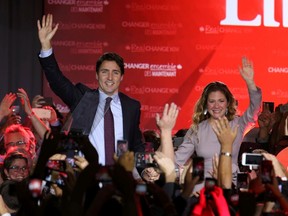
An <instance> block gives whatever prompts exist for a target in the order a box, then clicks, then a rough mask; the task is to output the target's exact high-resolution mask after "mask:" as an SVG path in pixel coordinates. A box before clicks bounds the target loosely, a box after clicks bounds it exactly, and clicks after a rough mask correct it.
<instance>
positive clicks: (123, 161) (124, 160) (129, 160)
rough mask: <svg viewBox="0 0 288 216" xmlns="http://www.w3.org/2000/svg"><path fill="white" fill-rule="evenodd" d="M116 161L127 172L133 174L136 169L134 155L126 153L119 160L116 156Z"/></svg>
mask: <svg viewBox="0 0 288 216" xmlns="http://www.w3.org/2000/svg"><path fill="white" fill-rule="evenodd" d="M114 160H115V162H116V163H118V164H119V165H121V166H122V167H123V168H124V169H125V170H126V171H127V172H132V171H133V169H134V153H133V152H130V151H127V152H124V154H122V155H121V156H120V157H119V158H118V157H117V156H116V154H114Z"/></svg>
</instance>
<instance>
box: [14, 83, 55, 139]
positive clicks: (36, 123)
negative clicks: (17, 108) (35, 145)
mask: <svg viewBox="0 0 288 216" xmlns="http://www.w3.org/2000/svg"><path fill="white" fill-rule="evenodd" d="M17 96H18V97H19V98H20V99H21V103H22V106H23V107H24V110H25V112H26V114H27V116H28V118H30V120H31V122H32V125H33V127H34V128H35V130H36V132H37V133H38V134H39V136H40V138H41V139H43V138H44V135H45V133H46V132H47V131H49V130H50V129H49V127H47V126H46V124H45V123H44V122H43V121H41V119H40V118H39V117H38V116H37V114H35V113H34V112H33V110H32V107H31V104H30V100H29V97H28V95H27V93H26V91H25V90H24V89H22V88H19V89H18V92H17Z"/></svg>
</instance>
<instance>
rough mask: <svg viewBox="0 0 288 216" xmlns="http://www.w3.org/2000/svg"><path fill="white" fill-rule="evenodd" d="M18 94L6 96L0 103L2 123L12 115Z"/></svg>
mask: <svg viewBox="0 0 288 216" xmlns="http://www.w3.org/2000/svg"><path fill="white" fill-rule="evenodd" d="M16 98H17V97H16V94H13V93H8V94H6V95H5V96H4V98H3V99H2V101H1V103H0V121H1V120H2V119H3V118H4V117H6V116H8V115H9V114H10V113H11V109H10V107H11V105H12V104H13V103H14V101H15V100H16Z"/></svg>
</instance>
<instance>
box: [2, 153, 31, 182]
mask: <svg viewBox="0 0 288 216" xmlns="http://www.w3.org/2000/svg"><path fill="white" fill-rule="evenodd" d="M30 160H31V159H30ZM29 170H30V167H29V153H28V152H27V153H26V154H24V153H21V152H18V151H17V150H15V151H12V152H11V153H8V154H7V156H6V157H5V159H4V163H3V173H2V177H3V179H4V181H5V180H12V181H17V182H20V181H23V180H24V179H26V178H27V177H28V176H29Z"/></svg>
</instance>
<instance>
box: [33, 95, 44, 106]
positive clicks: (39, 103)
mask: <svg viewBox="0 0 288 216" xmlns="http://www.w3.org/2000/svg"><path fill="white" fill-rule="evenodd" d="M43 99H44V97H43V96H42V95H36V96H35V97H34V98H33V99H32V102H31V106H32V107H33V108H41V107H43V103H44V101H43Z"/></svg>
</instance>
